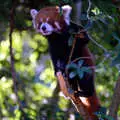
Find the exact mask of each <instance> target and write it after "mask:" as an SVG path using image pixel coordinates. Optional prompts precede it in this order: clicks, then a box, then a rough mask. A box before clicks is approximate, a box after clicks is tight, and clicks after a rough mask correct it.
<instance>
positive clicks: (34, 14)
mask: <svg viewBox="0 0 120 120" xmlns="http://www.w3.org/2000/svg"><path fill="white" fill-rule="evenodd" d="M37 13H38V11H37V10H35V9H32V10H30V14H31V16H32V18H33V19H35V17H36V15H37Z"/></svg>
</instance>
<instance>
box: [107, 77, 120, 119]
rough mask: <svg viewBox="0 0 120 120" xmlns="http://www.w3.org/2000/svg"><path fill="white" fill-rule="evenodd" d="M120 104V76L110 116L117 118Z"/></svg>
mask: <svg viewBox="0 0 120 120" xmlns="http://www.w3.org/2000/svg"><path fill="white" fill-rule="evenodd" d="M119 105H120V76H119V78H118V80H117V82H116V86H115V88H114V94H113V98H112V102H111V105H110V108H109V116H111V117H113V118H114V119H115V120H117V111H118V108H119Z"/></svg>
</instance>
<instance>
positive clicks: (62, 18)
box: [30, 5, 72, 35]
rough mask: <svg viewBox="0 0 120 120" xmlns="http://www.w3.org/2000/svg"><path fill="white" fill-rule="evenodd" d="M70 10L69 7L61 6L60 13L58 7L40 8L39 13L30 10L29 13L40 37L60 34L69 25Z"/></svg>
mask: <svg viewBox="0 0 120 120" xmlns="http://www.w3.org/2000/svg"><path fill="white" fill-rule="evenodd" d="M71 10H72V8H71V6H69V5H64V6H62V7H61V11H60V8H59V7H58V6H56V7H46V8H42V9H41V10H40V11H37V10H35V9H32V10H31V11H30V13H31V16H32V19H33V26H34V28H35V29H36V30H37V32H40V33H41V34H42V35H50V34H52V33H53V32H62V31H63V30H64V28H65V27H66V26H68V25H69V24H70V13H71ZM60 12H61V13H62V15H61V14H60Z"/></svg>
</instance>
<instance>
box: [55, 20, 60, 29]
mask: <svg viewBox="0 0 120 120" xmlns="http://www.w3.org/2000/svg"><path fill="white" fill-rule="evenodd" d="M54 24H55V26H56V27H57V29H58V30H61V27H60V24H59V23H58V22H57V21H55V23H54Z"/></svg>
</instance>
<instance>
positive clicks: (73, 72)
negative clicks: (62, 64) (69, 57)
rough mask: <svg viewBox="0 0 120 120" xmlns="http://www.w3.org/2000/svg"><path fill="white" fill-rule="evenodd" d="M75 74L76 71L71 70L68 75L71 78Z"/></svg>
mask: <svg viewBox="0 0 120 120" xmlns="http://www.w3.org/2000/svg"><path fill="white" fill-rule="evenodd" d="M76 75H77V72H76V71H72V72H70V74H69V77H70V78H71V79H72V78H74V77H75V76H76Z"/></svg>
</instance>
